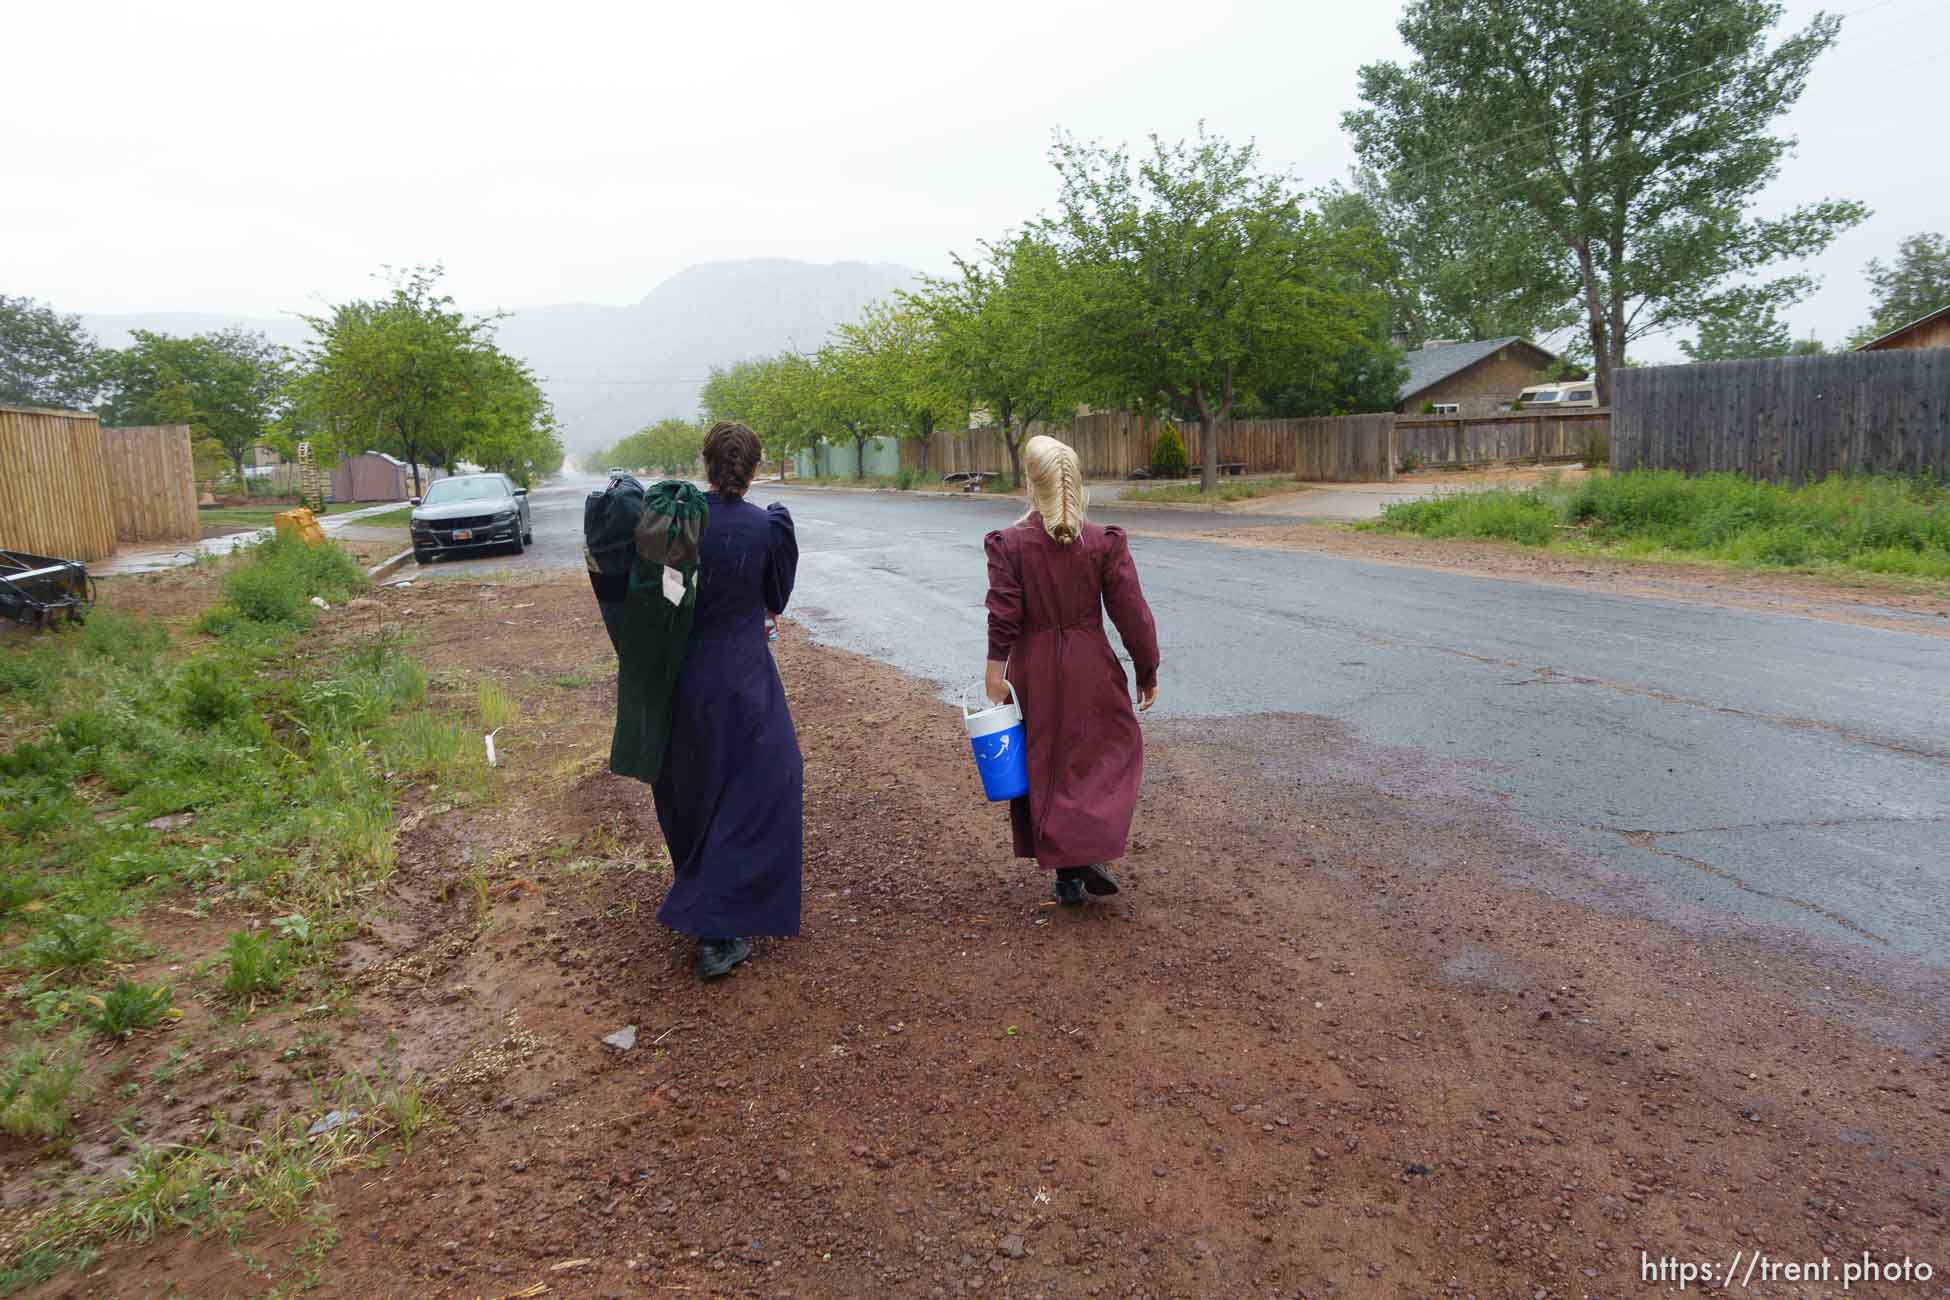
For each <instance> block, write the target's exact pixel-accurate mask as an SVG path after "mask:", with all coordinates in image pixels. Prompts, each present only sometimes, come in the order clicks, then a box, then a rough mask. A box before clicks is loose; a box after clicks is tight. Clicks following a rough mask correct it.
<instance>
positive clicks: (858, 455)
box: [853, 433, 867, 483]
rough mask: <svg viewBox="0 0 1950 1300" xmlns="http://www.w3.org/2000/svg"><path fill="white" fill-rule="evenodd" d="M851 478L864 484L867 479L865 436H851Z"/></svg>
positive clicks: (857, 434)
mask: <svg viewBox="0 0 1950 1300" xmlns="http://www.w3.org/2000/svg"><path fill="white" fill-rule="evenodd" d="M853 478H854V481H856V482H860V483H864V482H866V479H867V439H866V435H865V434H859V433H856V434H854V435H853Z"/></svg>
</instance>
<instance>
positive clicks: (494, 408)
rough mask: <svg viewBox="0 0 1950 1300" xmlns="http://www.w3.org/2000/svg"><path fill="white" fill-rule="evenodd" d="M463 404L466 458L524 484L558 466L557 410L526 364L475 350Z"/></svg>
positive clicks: (507, 356)
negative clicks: (465, 410)
mask: <svg viewBox="0 0 1950 1300" xmlns="http://www.w3.org/2000/svg"><path fill="white" fill-rule="evenodd" d="M466 406H467V415H466V416H465V417H464V420H463V423H464V425H465V429H464V435H465V448H466V450H465V452H464V454H465V455H466V457H467V459H468V460H470V461H473V462H474V463H475V464H478V465H479V466H480V467H481V468H482V469H486V470H492V471H494V472H497V473H501V474H506V475H507V476H508V477H509V478H511V479H513V480H514V481H515V482H517V483H519V484H521V485H522V486H523V487H529V486H531V485H532V484H533V483H534V481H535V480H536V479H538V478H540V477H542V476H544V475H547V474H553V473H554V472H555V471H556V470H558V469H560V468H562V440H561V438H560V437H559V436H558V435H557V432H556V424H555V410H554V408H553V407H552V406H551V405H550V404H549V400H548V397H547V396H546V395H545V394H544V393H543V392H542V388H541V385H540V384H538V383H536V382H535V376H534V375H533V374H532V373H531V372H530V371H529V369H528V366H527V363H525V362H522V361H518V360H516V359H515V358H514V357H511V356H509V355H507V354H506V353H505V352H501V351H499V350H496V349H489V350H487V351H484V352H480V353H478V354H476V356H475V376H474V379H473V381H472V383H471V384H470V385H469V387H468V393H467V402H466Z"/></svg>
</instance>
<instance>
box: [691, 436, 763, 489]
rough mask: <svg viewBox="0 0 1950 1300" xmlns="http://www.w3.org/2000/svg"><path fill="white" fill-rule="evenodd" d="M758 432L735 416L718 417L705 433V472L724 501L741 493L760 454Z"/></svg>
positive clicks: (747, 486)
mask: <svg viewBox="0 0 1950 1300" xmlns="http://www.w3.org/2000/svg"><path fill="white" fill-rule="evenodd" d="M761 454H762V453H761V451H760V449H759V445H758V435H757V434H755V433H753V432H752V431H751V430H750V429H748V428H746V427H745V426H744V425H742V424H739V423H738V422H737V421H736V420H719V421H718V422H717V423H716V424H714V425H712V426H711V432H709V433H707V434H705V435H704V475H705V477H706V478H708V479H710V480H711V486H712V488H713V489H715V490H716V492H717V494H718V495H719V496H721V497H723V498H724V499H725V500H727V501H736V500H738V499H739V498H740V497H742V496H744V495H745V493H746V491H747V490H748V489H750V487H751V485H752V471H753V470H755V469H757V468H758V458H759V456H760V455H761Z"/></svg>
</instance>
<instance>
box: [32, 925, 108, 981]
mask: <svg viewBox="0 0 1950 1300" xmlns="http://www.w3.org/2000/svg"><path fill="white" fill-rule="evenodd" d="M114 947H115V931H114V930H111V929H110V928H109V927H108V926H107V925H106V924H105V923H103V922H101V921H99V920H97V919H95V918H94V917H92V916H78V915H76V914H75V913H73V912H69V913H66V914H65V915H62V916H59V917H57V918H55V919H54V920H53V921H52V922H50V923H49V924H48V926H47V927H46V928H45V929H43V930H42V931H41V932H40V933H38V934H36V935H35V936H34V937H33V938H31V939H29V940H28V941H27V942H26V943H25V944H23V945H21V955H22V956H23V957H24V958H25V959H26V961H27V964H28V965H30V966H33V967H35V968H37V969H39V970H80V969H81V968H83V967H84V966H92V965H94V964H95V963H96V962H99V961H104V960H106V959H107V957H108V955H109V952H110V951H111V950H112V949H113V948H114Z"/></svg>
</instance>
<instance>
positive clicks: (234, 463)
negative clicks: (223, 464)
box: [230, 451, 251, 496]
mask: <svg viewBox="0 0 1950 1300" xmlns="http://www.w3.org/2000/svg"><path fill="white" fill-rule="evenodd" d="M230 467H231V468H232V469H233V470H235V471H236V472H237V490H238V491H239V492H242V493H243V494H244V495H245V496H249V495H250V494H251V485H250V480H249V479H247V478H245V477H244V453H243V452H241V451H240V452H233V453H232V454H231V457H230Z"/></svg>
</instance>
